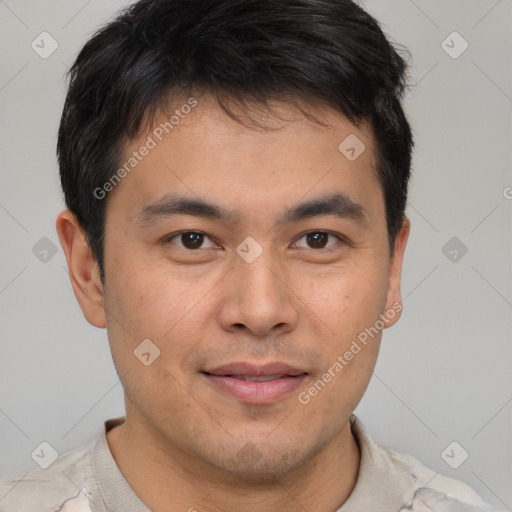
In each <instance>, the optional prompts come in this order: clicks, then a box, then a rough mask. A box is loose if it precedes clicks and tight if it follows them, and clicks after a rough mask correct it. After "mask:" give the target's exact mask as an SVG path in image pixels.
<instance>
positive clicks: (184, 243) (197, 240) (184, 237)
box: [165, 231, 215, 251]
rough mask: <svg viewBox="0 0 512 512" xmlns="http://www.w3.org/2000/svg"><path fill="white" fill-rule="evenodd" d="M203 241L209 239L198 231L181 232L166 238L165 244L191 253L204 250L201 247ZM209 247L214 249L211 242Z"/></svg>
mask: <svg viewBox="0 0 512 512" xmlns="http://www.w3.org/2000/svg"><path fill="white" fill-rule="evenodd" d="M205 239H208V240H211V238H210V237H208V236H207V235H205V234H204V233H201V232H199V231H182V232H180V233H176V234H174V235H171V236H169V237H167V238H166V239H165V242H166V243H171V244H173V245H176V246H178V247H181V248H182V249H187V250H191V251H193V250H197V249H205V247H201V246H202V245H203V242H204V241H205ZM174 240H177V241H178V242H175V241H174ZM210 247H215V244H214V243H213V242H212V244H211V245H210Z"/></svg>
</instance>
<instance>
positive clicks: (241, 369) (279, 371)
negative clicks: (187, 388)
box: [203, 361, 307, 377]
mask: <svg viewBox="0 0 512 512" xmlns="http://www.w3.org/2000/svg"><path fill="white" fill-rule="evenodd" d="M203 373H208V374H211V375H223V376H226V375H243V376H247V377H269V376H272V375H291V376H297V375H303V374H305V373H307V372H305V371H304V370H300V369H298V368H296V367H294V366H291V365H289V364H286V363H282V362H273V363H267V364H264V365H257V364H252V363H248V362H244V361H241V362H235V363H229V364H225V365H222V366H218V367H217V368H213V369H209V370H204V372H203Z"/></svg>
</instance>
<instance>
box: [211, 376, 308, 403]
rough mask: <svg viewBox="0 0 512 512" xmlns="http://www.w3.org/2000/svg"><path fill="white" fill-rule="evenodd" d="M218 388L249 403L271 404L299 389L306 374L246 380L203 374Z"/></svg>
mask: <svg viewBox="0 0 512 512" xmlns="http://www.w3.org/2000/svg"><path fill="white" fill-rule="evenodd" d="M203 375H204V376H205V377H206V378H207V379H208V381H209V382H210V383H211V384H212V385H213V386H214V387H216V388H217V389H220V390H221V391H224V392H226V393H228V394H230V395H232V396H234V397H236V398H238V399H239V400H241V401H242V402H246V403H248V404H271V403H274V402H277V401H278V400H279V399H280V398H282V397H284V396H286V395H288V394H289V393H291V392H292V391H294V390H295V389H297V388H298V387H299V386H300V385H301V383H302V382H303V381H304V379H305V378H306V377H307V375H306V374H303V375H297V376H296V377H280V378H279V379H276V380H268V381H265V382H262V381H246V380H242V379H236V378H234V377H227V376H223V375H222V376H221V375H208V374H206V373H205V374H203Z"/></svg>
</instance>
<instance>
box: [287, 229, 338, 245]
mask: <svg viewBox="0 0 512 512" xmlns="http://www.w3.org/2000/svg"><path fill="white" fill-rule="evenodd" d="M329 237H331V239H334V242H335V243H334V244H332V243H331V244H330V245H329ZM302 239H305V243H306V244H308V245H306V246H304V245H300V243H299V242H300V240H302ZM336 241H338V242H340V241H341V238H340V237H339V236H337V235H335V234H334V233H328V232H327V231H310V232H309V233H306V234H304V235H302V236H301V237H300V238H299V239H298V240H297V242H295V244H296V245H297V246H298V247H302V248H305V249H326V248H327V249H328V248H330V247H332V246H333V245H336Z"/></svg>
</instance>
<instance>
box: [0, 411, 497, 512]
mask: <svg viewBox="0 0 512 512" xmlns="http://www.w3.org/2000/svg"><path fill="white" fill-rule="evenodd" d="M124 420H125V417H119V418H113V419H110V420H107V421H105V422H104V423H103V425H102V427H101V428H100V429H99V432H98V435H97V437H96V438H95V439H93V440H91V441H90V442H88V443H86V444H84V445H82V446H81V447H78V448H76V449H73V450H70V451H68V452H66V453H63V454H61V455H60V456H59V457H58V458H57V459H56V460H55V461H54V462H53V463H52V464H51V465H50V466H49V467H47V468H46V469H43V468H36V469H31V470H29V471H27V472H26V473H19V474H17V475H14V476H12V477H10V478H7V479H6V480H3V481H2V482H0V512H36V511H37V512H151V511H150V509H149V508H148V507H147V506H146V505H144V503H142V501H141V500H140V499H139V498H138V497H137V495H136V494H135V492H134V491H133V490H132V488H131V487H130V485H129V483H128V482H127V481H126V479H125V478H124V476H123V474H122V473H121V471H120V469H119V467H118V466H117V464H116V461H115V459H114V457H113V456H112V453H111V452H110V448H109V446H108V442H107V437H106V433H107V432H108V431H109V430H110V429H111V428H113V427H115V426H117V425H119V424H121V423H123V422H124ZM350 425H351V430H352V433H353V435H354V438H355V439H356V441H357V443H358V445H359V449H360V453H361V460H360V467H359V474H358V478H357V482H356V485H355V487H354V489H353V491H352V493H351V494H350V496H349V498H348V499H347V501H346V502H345V503H344V504H343V505H342V506H341V507H340V508H339V509H338V510H337V512H400V511H408V510H411V511H417V512H421V511H423V510H425V511H427V510H428V511H429V512H431V511H432V510H439V511H452V510H453V511H454V512H459V511H466V510H467V511H468V512H477V511H479V510H486V511H488V510H490V509H488V508H482V509H481V508H479V507H486V503H485V502H484V501H483V500H482V499H481V498H480V497H479V496H478V495H477V494H476V493H475V492H474V491H473V490H472V489H471V488H470V487H469V486H467V485H466V484H464V483H462V482H460V481H458V480H454V479H452V478H449V477H446V476H442V475H440V474H439V473H437V472H435V471H432V470H430V469H428V468H427V467H425V466H424V465H422V464H421V463H420V462H419V461H418V460H417V459H416V458H414V457H412V456H410V455H406V454H402V453H400V452H398V451H396V450H395V449H393V448H391V447H390V446H387V445H385V444H383V443H380V442H377V441H375V440H374V439H372V437H371V436H370V435H369V433H368V432H367V430H366V429H365V427H364V426H363V424H362V422H361V420H359V419H358V418H357V417H356V416H355V415H354V414H353V415H352V416H351V417H350ZM433 503H436V504H438V505H437V508H435V507H434V506H432V504H433ZM442 507H444V508H442ZM461 507H462V508H461ZM473 507H477V508H473Z"/></svg>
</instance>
